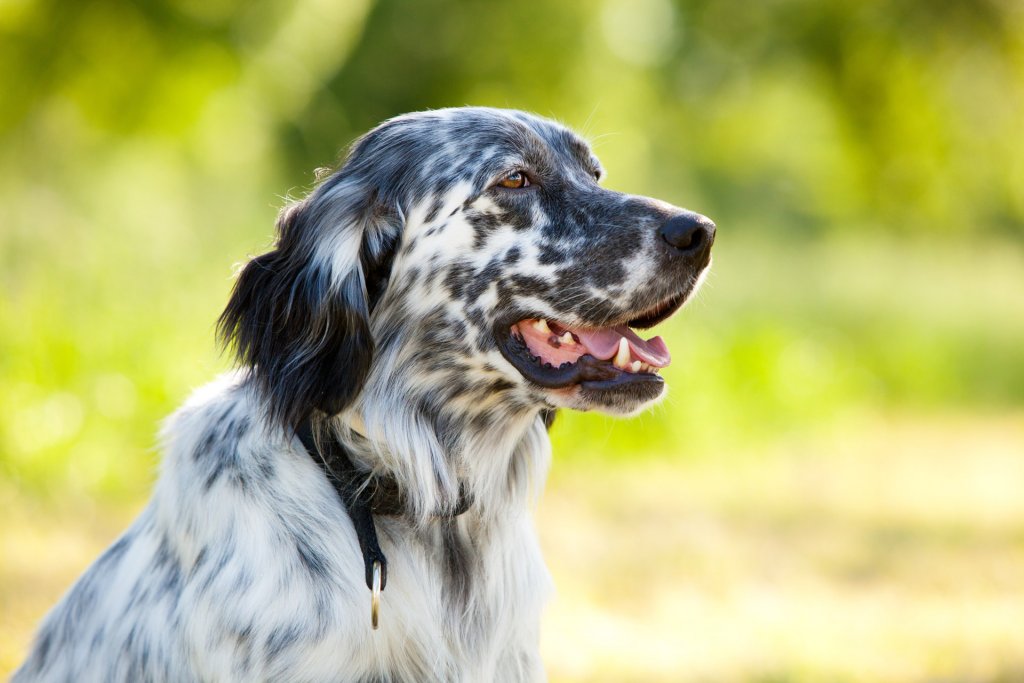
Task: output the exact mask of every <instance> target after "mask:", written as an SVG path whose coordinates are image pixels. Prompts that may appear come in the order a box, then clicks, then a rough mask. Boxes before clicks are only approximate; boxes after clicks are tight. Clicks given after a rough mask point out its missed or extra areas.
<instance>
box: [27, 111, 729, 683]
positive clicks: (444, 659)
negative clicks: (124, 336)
mask: <svg viewBox="0 0 1024 683" xmlns="http://www.w3.org/2000/svg"><path fill="white" fill-rule="evenodd" d="M601 176H602V170H601V166H600V165H599V163H598V161H597V159H596V157H595V156H594V154H593V153H592V152H591V150H590V148H589V147H588V146H587V144H586V143H584V142H583V141H582V140H581V139H580V138H579V137H577V136H576V135H575V134H573V133H572V132H570V131H569V130H567V129H566V128H564V127H562V126H561V125H558V124H556V123H553V122H551V121H548V120H545V119H542V118H538V117H536V116H533V115H530V114H526V113H522V112H518V111H507V110H497V109H486V108H458V109H447V110H439V111H429V112H424V113H417V114H410V115H406V116H399V117H397V118H394V119H391V120H389V121H387V122H385V123H383V124H382V125H380V126H378V127H377V128H375V129H374V130H372V131H371V132H369V133H368V134H366V135H365V136H364V137H362V138H361V139H359V140H358V141H357V142H356V143H355V144H354V145H353V147H352V149H351V151H350V153H349V156H348V158H347V160H346V161H345V162H344V163H343V165H342V167H341V169H340V170H338V171H337V172H335V173H333V174H332V175H330V176H329V177H326V178H324V179H322V180H321V181H320V182H319V184H318V185H317V187H316V188H315V189H314V190H313V191H312V192H311V193H310V194H309V195H308V196H307V197H306V198H305V199H303V200H301V201H298V202H296V203H293V204H291V205H290V206H288V207H287V208H285V209H284V210H283V211H282V213H281V215H280V217H279V220H278V224H277V230H278V234H277V239H276V243H275V245H274V248H273V249H272V250H271V251H270V252H268V253H265V254H263V255H261V256H257V257H256V258H253V259H252V260H251V261H249V262H248V264H247V265H246V266H245V267H244V268H243V269H242V271H241V273H240V275H239V277H238V280H237V282H236V284H235V287H234V291H233V293H232V296H231V300H230V302H229V303H228V306H227V309H226V310H225V312H224V314H223V316H222V317H221V321H220V330H221V332H222V337H223V338H224V339H225V340H226V341H227V342H228V343H229V344H231V345H232V347H233V348H234V349H235V350H236V351H237V355H238V358H239V360H240V363H239V368H238V369H237V370H235V371H234V372H232V373H230V374H228V375H226V376H224V377H221V378H220V379H218V380H216V381H215V382H213V383H212V384H210V385H208V386H207V387H205V388H203V389H200V390H199V391H197V392H196V393H195V395H194V396H192V397H191V398H190V399H189V400H188V401H187V402H186V403H185V405H184V406H183V407H182V408H181V409H180V410H179V411H178V412H177V413H175V414H174V415H173V416H172V417H171V418H170V419H169V420H168V422H167V423H166V425H165V427H164V429H163V432H162V443H163V446H164V450H165V457H164V460H163V465H162V470H161V473H160V477H159V480H158V483H157V485H156V490H155V493H154V495H153V498H152V500H151V502H150V504H149V505H148V507H147V508H146V509H145V510H144V511H143V512H142V514H141V515H140V516H139V518H138V519H137V520H136V521H135V523H134V524H133V525H132V526H131V528H129V529H128V531H127V532H125V534H124V535H123V536H122V537H121V538H120V539H119V540H118V541H117V542H116V543H114V545H113V546H111V547H110V548H109V549H108V550H107V551H106V552H105V553H104V554H103V555H102V556H101V557H100V558H99V559H98V560H97V561H96V562H95V564H93V566H92V567H91V568H90V569H89V570H88V571H87V572H86V573H85V575H84V576H82V577H81V579H80V580H79V581H78V582H77V583H76V584H75V586H74V587H73V588H71V590H70V591H69V592H68V593H67V594H66V595H65V596H64V598H63V599H62V601H61V602H60V603H59V604H58V605H57V606H56V607H55V608H54V609H53V610H52V611H51V612H50V614H49V616H48V617H47V618H46V620H45V622H44V623H43V625H42V627H41V629H40V631H39V633H38V635H37V637H36V640H35V643H34V646H33V648H32V650H31V652H30V654H29V656H28V659H27V660H26V661H25V663H24V664H23V665H22V667H21V669H19V670H18V671H17V672H16V674H15V676H14V680H15V681H17V682H18V683H23V682H25V681H103V682H108V681H132V682H139V681H343V682H348V681H353V682H355V681H359V682H363V681H381V682H398V681H474V682H475V681H487V682H490V681H535V680H541V679H543V678H544V670H543V667H542V664H541V661H540V658H539V654H538V629H539V623H540V614H541V607H542V604H543V603H544V600H545V597H546V595H547V593H548V592H549V585H550V579H549V576H548V574H547V571H546V569H545V567H544V563H543V561H542V559H541V554H540V551H539V548H538V543H537V538H536V535H535V532H534V529H533V524H532V519H531V515H530V503H531V501H532V499H533V498H534V497H535V496H536V495H537V493H538V491H539V489H540V487H541V484H542V482H543V480H544V478H545V476H546V470H547V467H548V462H549V457H550V444H549V441H548V436H547V428H548V427H549V426H550V421H551V419H552V418H553V417H554V412H555V410H556V409H558V408H574V409H577V410H601V411H604V412H608V413H613V414H620V415H629V414H634V413H636V412H638V411H640V410H641V409H642V408H644V407H645V406H648V405H650V404H651V403H652V402H654V401H655V400H656V399H658V398H659V397H660V396H661V394H662V393H663V392H664V389H665V384H664V381H663V379H662V377H661V376H660V375H659V374H658V371H659V369H661V368H663V367H665V366H666V365H668V363H669V352H668V349H667V348H666V346H665V343H664V342H663V341H662V340H661V338H660V337H654V338H653V339H646V340H645V339H643V338H642V337H640V336H639V335H637V334H636V332H634V329H644V328H648V327H651V326H653V325H655V324H656V323H659V322H661V321H662V320H665V319H666V318H667V317H669V316H670V315H672V314H673V313H674V312H675V311H676V310H677V309H679V308H680V307H681V306H682V305H683V303H684V302H685V301H686V300H687V299H688V298H689V297H690V296H691V295H692V294H693V292H694V291H695V290H696V289H697V287H698V286H699V284H700V283H701V281H702V278H703V276H704V274H705V272H706V270H707V268H708V265H709V264H710V261H711V256H710V251H711V245H712V242H713V241H714V236H715V227H714V224H713V223H712V222H711V221H710V220H708V219H707V218H705V217H703V216H700V215H698V214H695V213H692V212H689V211H685V210H683V209H679V208H677V207H674V206H671V205H669V204H666V203H664V202H660V201H657V200H654V199H649V198H645V197H637V196H630V195H625V194H621V193H618V192H612V191H609V190H606V189H603V188H602V187H601V186H600V185H599V184H598V181H599V180H600V179H601ZM311 456H312V457H311ZM339 494H340V495H339ZM378 534H379V536H378ZM385 562H387V563H389V564H387V565H384V563H385ZM382 568H386V569H387V572H386V576H381V570H382ZM367 586H370V587H371V589H372V590H368V588H367ZM382 588H383V592H382V593H381V592H380V590H381V589H382ZM377 600H379V601H380V602H379V605H380V607H379V609H380V626H379V628H377V629H375V628H374V625H373V624H371V602H373V601H377ZM374 609H375V610H376V608H374ZM373 617H374V618H376V611H374V615H373Z"/></svg>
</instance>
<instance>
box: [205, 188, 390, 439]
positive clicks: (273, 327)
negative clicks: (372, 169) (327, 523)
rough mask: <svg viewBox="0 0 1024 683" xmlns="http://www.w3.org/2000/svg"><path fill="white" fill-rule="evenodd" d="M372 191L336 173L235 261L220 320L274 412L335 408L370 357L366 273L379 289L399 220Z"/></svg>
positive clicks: (294, 418) (353, 391) (296, 415)
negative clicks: (263, 245) (273, 236)
mask: <svg viewBox="0 0 1024 683" xmlns="http://www.w3.org/2000/svg"><path fill="white" fill-rule="evenodd" d="M373 203H374V198H373V197H372V196H367V193H365V192H362V191H361V190H360V188H358V187H351V186H349V187H345V181H343V180H342V179H341V178H340V176H335V177H333V178H331V179H330V180H328V181H327V182H326V183H324V185H322V186H320V187H319V188H317V190H315V191H314V192H313V193H312V194H311V195H310V196H309V197H308V198H306V199H305V200H303V201H301V202H298V203H296V204H293V205H291V206H290V207H288V208H286V209H285V210H284V211H283V212H282V213H281V215H280V217H279V218H278V222H277V229H278V238H277V243H276V244H275V247H274V249H273V250H272V251H270V252H268V253H266V254H263V255H261V256H257V257H256V258H254V259H252V260H251V261H249V263H248V264H246V266H245V267H244V268H243V269H242V271H241V273H240V274H239V276H238V280H237V281H236V283H235V287H234V290H233V292H232V295H231V299H230V301H229V302H228V305H227V308H225V310H224V313H222V314H221V317H220V320H219V322H218V332H219V336H220V339H221V340H222V342H223V343H225V344H226V345H233V346H234V349H235V351H236V353H237V355H238V359H239V360H240V362H241V363H243V364H245V365H249V366H251V368H252V377H253V380H254V381H255V383H256V387H257V389H258V390H259V392H260V394H261V395H262V397H263V398H264V400H265V401H266V405H267V410H268V414H269V416H270V418H271V420H272V421H274V422H276V423H278V424H280V425H282V426H286V427H294V426H296V425H297V424H298V423H299V422H300V421H302V420H303V419H305V418H307V417H309V416H310V415H311V413H312V412H313V411H314V410H320V411H323V412H324V413H327V414H328V415H334V414H337V413H339V412H341V411H342V410H344V409H345V408H346V407H347V406H348V405H349V404H351V403H352V402H353V401H354V400H355V399H356V397H357V396H358V395H359V392H360V391H361V390H362V388H363V384H364V383H365V381H366V376H367V374H368V373H369V370H370V364H371V362H372V360H373V353H374V343H373V338H372V337H371V335H370V321H369V316H370V309H371V306H372V305H373V303H374V302H372V301H371V300H370V297H369V294H368V292H367V277H368V276H369V279H370V282H371V287H372V288H373V289H374V290H376V291H375V292H374V294H375V297H376V296H379V295H380V293H381V290H382V289H383V286H384V285H385V284H386V280H387V276H388V274H389V272H390V262H391V257H392V255H393V252H394V248H395V246H396V242H397V228H396V227H395V226H394V224H393V223H388V222H386V221H385V220H384V217H385V213H384V212H382V211H381V210H380V209H379V207H374V206H373Z"/></svg>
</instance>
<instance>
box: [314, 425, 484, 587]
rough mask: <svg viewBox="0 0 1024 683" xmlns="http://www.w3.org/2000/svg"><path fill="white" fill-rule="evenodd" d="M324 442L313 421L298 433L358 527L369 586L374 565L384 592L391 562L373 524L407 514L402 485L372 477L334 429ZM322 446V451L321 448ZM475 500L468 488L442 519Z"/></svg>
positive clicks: (461, 509) (455, 513)
mask: <svg viewBox="0 0 1024 683" xmlns="http://www.w3.org/2000/svg"><path fill="white" fill-rule="evenodd" d="M326 431H327V434H325V436H324V439H323V440H322V441H321V442H320V443H318V442H317V440H316V439H315V438H314V437H313V426H312V424H311V423H310V421H309V419H306V420H303V421H302V422H301V423H300V424H299V426H298V428H296V430H295V434H296V435H297V436H298V437H299V440H300V441H302V445H303V446H305V448H306V451H307V452H308V453H309V456H310V458H312V460H313V462H315V463H316V464H317V465H319V466H320V469H322V470H323V471H324V475H326V477H327V481H329V482H331V485H332V486H333V487H334V490H335V491H337V492H338V496H339V497H340V498H341V502H342V503H344V504H345V508H346V509H347V510H348V515H349V517H350V518H351V519H352V526H354V527H355V530H356V537H357V538H358V539H359V549H360V550H361V551H362V553H363V565H364V568H365V573H366V587H367V588H369V589H370V590H371V591H372V590H373V565H374V563H377V564H379V566H380V574H381V576H380V589H381V590H384V586H385V585H386V584H387V581H388V560H387V558H386V557H384V553H383V552H382V551H381V549H380V544H379V543H378V542H377V527H376V525H375V524H374V522H373V516H374V515H385V516H397V515H404V514H405V512H406V509H407V507H406V504H405V500H404V498H403V496H402V492H401V490H400V489H399V487H398V482H396V481H395V480H394V479H392V478H390V477H379V476H374V475H371V474H368V473H366V472H364V471H362V470H360V469H359V468H358V467H356V464H355V462H353V461H352V456H351V454H350V453H349V452H348V449H346V448H345V447H344V446H343V445H342V444H341V443H340V442H339V441H338V440H337V439H336V438H334V435H333V433H330V430H326ZM321 446H322V448H321ZM471 502H472V501H471V500H470V499H469V497H468V496H467V495H466V492H465V489H460V491H459V502H458V505H457V506H456V508H455V510H453V511H452V512H450V513H447V514H444V515H438V516H439V517H446V518H454V517H457V516H459V515H461V514H462V513H464V512H465V511H466V510H468V509H469V506H470V504H471Z"/></svg>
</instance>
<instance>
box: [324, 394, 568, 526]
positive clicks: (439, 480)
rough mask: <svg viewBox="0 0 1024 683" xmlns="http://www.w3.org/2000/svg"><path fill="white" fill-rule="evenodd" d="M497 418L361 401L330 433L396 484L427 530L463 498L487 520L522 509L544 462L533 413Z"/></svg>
mask: <svg viewBox="0 0 1024 683" xmlns="http://www.w3.org/2000/svg"><path fill="white" fill-rule="evenodd" d="M498 414H499V415H500V417H495V414H494V413H493V412H492V413H490V414H481V413H476V414H472V413H470V414H462V415H458V414H456V415H453V414H441V413H437V412H431V411H429V410H425V409H423V407H421V408H419V409H417V408H416V407H414V405H413V404H412V403H404V404H403V405H402V406H401V407H400V408H399V409H395V407H394V406H392V407H391V409H387V410H385V409H380V408H379V406H375V405H374V404H373V403H371V402H369V401H366V400H362V401H360V402H359V403H357V404H356V406H354V407H353V408H352V409H350V410H348V411H346V412H344V413H342V414H341V415H339V416H337V417H336V418H334V421H333V424H332V425H331V426H332V427H333V431H334V435H335V437H336V438H337V439H338V441H339V443H341V444H342V445H344V446H345V447H346V448H347V449H349V451H350V452H351V453H352V457H353V458H354V459H355V460H356V461H358V462H359V463H360V464H361V465H363V466H364V467H366V468H367V469H368V470H370V471H371V472H373V473H374V474H375V475H377V476H383V477H388V478H390V479H393V480H394V481H395V482H396V484H397V486H398V488H399V489H400V490H401V492H402V495H403V498H404V499H405V501H406V503H407V505H408V516H409V517H410V518H411V519H412V520H414V521H418V522H422V523H427V522H429V521H430V520H431V519H433V518H436V516H437V514H438V513H439V512H442V513H445V512H451V511H453V510H456V509H458V508H459V507H460V504H461V503H462V502H463V500H464V499H465V498H468V499H469V500H471V501H473V505H472V509H471V513H472V514H473V515H474V516H479V517H481V518H485V519H486V518H492V517H496V516H501V515H503V514H508V513H509V512H514V511H517V510H521V509H522V508H523V507H524V506H527V505H529V504H530V503H531V502H532V501H533V500H534V499H535V498H536V496H537V495H539V493H540V491H541V489H542V487H543V482H544V479H545V478H546V475H547V468H548V465H549V463H550V453H551V446H550V442H549V440H548V437H547V429H546V427H545V425H544V421H543V420H542V418H541V416H540V410H539V409H535V410H523V411H518V412H515V411H503V412H501V413H498Z"/></svg>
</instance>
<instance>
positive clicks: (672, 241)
mask: <svg viewBox="0 0 1024 683" xmlns="http://www.w3.org/2000/svg"><path fill="white" fill-rule="evenodd" d="M658 234H659V235H661V239H663V240H665V242H666V243H668V245H669V246H671V247H673V248H675V249H678V250H679V251H681V252H684V253H687V254H696V253H698V252H700V251H703V250H706V249H707V247H709V246H711V242H712V241H714V238H715V224H714V223H712V222H711V219H710V218H707V217H705V216H701V215H700V214H699V213H691V212H687V213H683V214H679V215H678V216H673V217H672V218H670V219H668V221H666V222H665V224H664V225H662V226H661V229H660V230H659V231H658Z"/></svg>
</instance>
